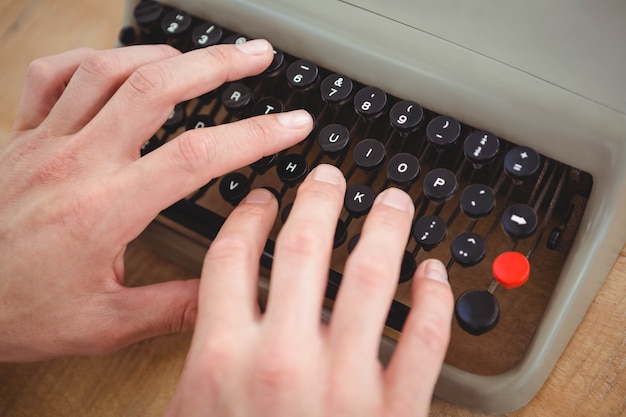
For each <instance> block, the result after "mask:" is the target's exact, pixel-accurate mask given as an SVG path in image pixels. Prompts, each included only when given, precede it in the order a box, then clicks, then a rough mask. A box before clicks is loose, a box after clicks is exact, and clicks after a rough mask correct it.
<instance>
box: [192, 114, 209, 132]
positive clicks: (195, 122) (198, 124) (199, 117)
mask: <svg viewBox="0 0 626 417" xmlns="http://www.w3.org/2000/svg"><path fill="white" fill-rule="evenodd" d="M210 126H215V122H214V121H213V119H212V118H211V116H209V115H206V114H194V115H193V116H191V117H189V120H187V124H186V125H185V130H193V129H202V128H205V127H210Z"/></svg>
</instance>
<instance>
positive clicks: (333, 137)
mask: <svg viewBox="0 0 626 417" xmlns="http://www.w3.org/2000/svg"><path fill="white" fill-rule="evenodd" d="M338 140H339V135H338V134H337V133H335V132H333V133H331V134H330V136H329V137H328V141H329V142H330V143H335V142H337V141H338Z"/></svg>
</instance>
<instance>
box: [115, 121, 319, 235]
mask: <svg viewBox="0 0 626 417" xmlns="http://www.w3.org/2000/svg"><path fill="white" fill-rule="evenodd" d="M312 124H313V121H312V119H311V116H310V115H309V114H308V113H307V112H306V111H304V110H299V111H294V112H289V113H278V114H272V115H264V116H259V117H254V118H250V119H245V120H241V121H239V122H236V123H230V124H227V125H220V126H215V127H211V128H206V129H193V130H190V131H187V132H185V133H183V134H182V135H181V136H180V137H178V138H176V139H175V140H174V141H171V142H168V143H166V144H165V145H164V146H162V147H161V148H159V149H157V150H156V151H153V152H150V153H149V154H148V155H146V156H145V157H143V158H141V159H139V160H138V161H135V162H134V163H132V164H130V165H128V166H127V167H125V168H123V169H121V170H120V171H118V172H117V174H116V175H115V177H114V178H111V179H109V183H110V184H112V186H113V187H114V188H115V189H116V193H117V194H116V195H118V196H119V198H117V199H116V201H114V202H113V204H115V205H117V213H124V218H123V219H119V218H112V219H111V221H112V222H114V223H117V222H119V221H120V220H121V221H123V222H125V229H124V231H125V232H127V233H128V235H127V236H122V237H121V238H122V239H133V238H135V237H136V236H137V235H138V234H139V233H140V232H141V231H142V230H143V228H145V227H146V225H147V224H148V222H150V221H151V220H152V219H153V218H154V217H155V216H156V215H157V214H158V213H159V212H160V211H161V210H163V209H165V208H166V207H168V206H170V205H171V204H173V203H174V202H176V201H178V200H180V199H181V198H183V197H185V196H186V195H188V194H189V193H191V192H192V191H194V190H197V189H198V188H200V187H201V186H203V185H205V184H207V183H208V182H209V181H210V180H211V179H212V178H215V177H218V176H220V175H223V174H225V173H227V172H229V171H232V170H234V169H236V168H239V167H242V166H245V165H248V164H251V163H253V162H254V161H257V160H259V159H261V158H262V157H263V156H267V155H273V154H275V153H276V152H278V151H280V150H282V149H285V148H287V147H288V146H291V145H294V144H295V143H297V142H299V141H301V140H302V139H303V138H305V137H306V136H307V134H308V133H309V132H310V131H311V127H312ZM109 214H110V215H112V216H115V215H116V213H115V212H114V211H112V212H110V213H109ZM117 230H120V231H121V230H122V228H121V227H118V228H117Z"/></svg>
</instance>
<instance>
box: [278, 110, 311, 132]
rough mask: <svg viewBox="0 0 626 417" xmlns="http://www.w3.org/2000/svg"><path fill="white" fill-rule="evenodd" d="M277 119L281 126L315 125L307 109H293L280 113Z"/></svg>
mask: <svg viewBox="0 0 626 417" xmlns="http://www.w3.org/2000/svg"><path fill="white" fill-rule="evenodd" d="M276 120H278V123H280V124H281V126H283V127H286V128H289V129H299V128H302V127H305V126H310V127H311V128H312V127H313V118H312V117H311V115H310V114H309V112H307V111H306V110H293V111H289V112H285V113H278V114H277V115H276Z"/></svg>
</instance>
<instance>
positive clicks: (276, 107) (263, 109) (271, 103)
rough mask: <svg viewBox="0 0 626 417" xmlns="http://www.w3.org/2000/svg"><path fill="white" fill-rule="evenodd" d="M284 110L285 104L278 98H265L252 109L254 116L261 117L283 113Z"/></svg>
mask: <svg viewBox="0 0 626 417" xmlns="http://www.w3.org/2000/svg"><path fill="white" fill-rule="evenodd" d="M283 110H285V106H284V105H283V102H282V101H280V100H279V99H277V98H276V97H263V98H262V99H260V100H259V101H257V102H256V104H255V105H254V107H253V108H252V115H253V116H261V115H263V114H274V113H281V112H282V111H283Z"/></svg>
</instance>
